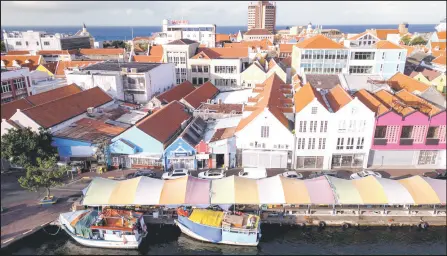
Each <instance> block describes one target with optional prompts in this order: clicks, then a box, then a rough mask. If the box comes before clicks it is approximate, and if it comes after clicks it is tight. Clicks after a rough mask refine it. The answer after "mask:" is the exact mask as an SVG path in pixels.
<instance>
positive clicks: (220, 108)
mask: <svg viewBox="0 0 447 256" xmlns="http://www.w3.org/2000/svg"><path fill="white" fill-rule="evenodd" d="M242 107H243V105H242V104H222V103H221V104H219V103H217V104H208V103H203V104H202V105H200V107H199V108H198V110H205V109H208V110H210V111H213V112H215V113H223V114H230V113H231V112H232V111H234V113H235V114H242Z"/></svg>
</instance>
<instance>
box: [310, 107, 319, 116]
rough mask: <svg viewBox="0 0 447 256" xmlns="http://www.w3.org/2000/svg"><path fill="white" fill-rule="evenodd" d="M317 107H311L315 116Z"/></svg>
mask: <svg viewBox="0 0 447 256" xmlns="http://www.w3.org/2000/svg"><path fill="white" fill-rule="evenodd" d="M317 110H318V107H312V112H311V113H312V114H313V115H315V114H316V113H317Z"/></svg>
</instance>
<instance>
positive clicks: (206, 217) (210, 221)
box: [189, 209, 224, 227]
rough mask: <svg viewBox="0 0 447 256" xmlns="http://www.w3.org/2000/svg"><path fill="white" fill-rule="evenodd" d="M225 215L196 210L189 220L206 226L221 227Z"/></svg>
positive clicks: (217, 212) (219, 212)
mask: <svg viewBox="0 0 447 256" xmlns="http://www.w3.org/2000/svg"><path fill="white" fill-rule="evenodd" d="M223 215H224V213H223V212H221V211H211V210H205V209H194V210H193V211H192V213H191V215H190V216H189V219H190V220H191V221H193V222H195V223H199V224H202V225H206V226H212V227H221V226H222V219H223Z"/></svg>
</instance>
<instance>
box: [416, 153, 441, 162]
mask: <svg viewBox="0 0 447 256" xmlns="http://www.w3.org/2000/svg"><path fill="white" fill-rule="evenodd" d="M437 157H438V151H436V150H421V152H420V153H419V159H418V164H421V165H424V164H436V158H437Z"/></svg>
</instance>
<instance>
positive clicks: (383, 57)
mask: <svg viewBox="0 0 447 256" xmlns="http://www.w3.org/2000/svg"><path fill="white" fill-rule="evenodd" d="M384 59H385V52H383V53H382V60H384Z"/></svg>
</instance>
